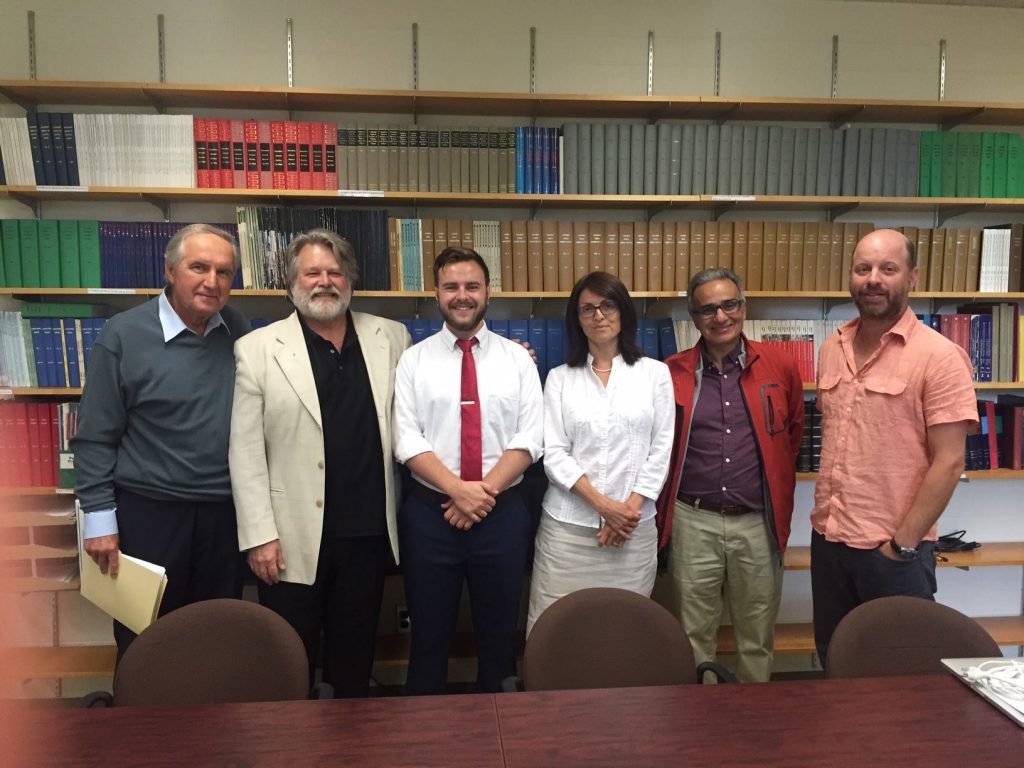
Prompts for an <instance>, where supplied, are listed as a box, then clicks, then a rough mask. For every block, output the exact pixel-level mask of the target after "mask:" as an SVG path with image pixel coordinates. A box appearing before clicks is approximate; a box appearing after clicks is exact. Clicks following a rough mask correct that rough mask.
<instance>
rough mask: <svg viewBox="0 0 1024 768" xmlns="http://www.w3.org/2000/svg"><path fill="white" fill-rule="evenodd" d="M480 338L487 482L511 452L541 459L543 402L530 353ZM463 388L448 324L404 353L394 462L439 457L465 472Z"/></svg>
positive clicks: (485, 333)
mask: <svg viewBox="0 0 1024 768" xmlns="http://www.w3.org/2000/svg"><path fill="white" fill-rule="evenodd" d="M476 338H477V341H478V342H479V343H478V344H476V345H475V346H474V347H473V348H472V350H473V356H474V360H475V362H476V376H477V391H478V394H479V397H480V432H481V438H482V446H483V474H484V476H485V477H486V475H487V473H488V472H490V471H491V469H492V468H493V467H494V465H495V464H497V463H498V459H500V458H501V455H502V454H503V453H504V452H505V451H508V450H512V449H518V450H522V451H526V452H528V453H529V454H530V458H531V459H532V460H533V461H536V460H537V459H539V458H540V457H541V454H542V453H543V437H544V424H543V413H544V399H543V394H542V392H541V388H540V377H539V376H538V374H537V366H536V365H535V364H534V362H533V360H532V359H531V358H530V354H529V353H528V352H527V351H526V350H525V349H523V348H522V347H521V346H519V345H518V344H516V343H515V342H512V341H509V340H508V339H504V338H502V337H501V336H497V335H495V334H493V333H491V332H490V331H489V330H487V328H485V327H481V329H480V330H479V331H478V332H477V334H476ZM461 382H462V351H461V350H460V349H459V348H458V347H457V346H456V345H455V335H454V334H453V333H452V332H451V331H450V330H448V326H447V325H445V326H444V327H443V328H442V329H441V330H440V331H439V332H437V333H435V334H434V335H433V336H430V337H428V338H426V339H424V340H423V341H421V342H420V343H419V344H417V345H415V346H414V347H410V348H409V349H407V350H406V351H405V353H404V354H403V355H402V359H401V360H399V362H398V371H397V373H396V374H395V418H394V424H393V425H392V426H393V430H394V444H395V459H397V460H398V461H399V462H401V463H403V464H404V463H405V462H407V461H408V460H409V459H411V458H413V457H414V456H419V455H420V454H421V453H426V452H427V451H433V453H434V454H435V455H436V456H437V458H438V459H440V460H441V463H442V464H444V465H445V466H446V467H447V468H448V469H449V470H451V472H452V473H454V474H455V475H458V474H459V471H460V460H461V454H462V432H461V428H460V427H461V423H462V416H461V394H462V392H461ZM413 476H414V477H416V479H417V480H418V481H419V482H421V483H423V484H424V485H427V486H429V487H431V488H433V487H434V486H432V485H430V484H429V483H427V482H425V481H424V480H423V478H421V477H418V476H416V474H415V473H413ZM518 482H519V478H517V479H516V483H518ZM514 484H515V483H513V485H514ZM435 490H438V489H436V488H435Z"/></svg>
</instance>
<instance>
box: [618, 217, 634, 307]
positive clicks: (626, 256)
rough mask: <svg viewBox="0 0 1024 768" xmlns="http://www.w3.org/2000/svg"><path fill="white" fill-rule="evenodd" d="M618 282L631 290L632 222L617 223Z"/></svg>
mask: <svg viewBox="0 0 1024 768" xmlns="http://www.w3.org/2000/svg"><path fill="white" fill-rule="evenodd" d="M619 280H621V281H622V284H623V285H624V286H626V290H627V291H631V290H633V222H631V221H623V222H619Z"/></svg>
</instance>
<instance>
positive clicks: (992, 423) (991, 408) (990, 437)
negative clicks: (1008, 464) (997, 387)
mask: <svg viewBox="0 0 1024 768" xmlns="http://www.w3.org/2000/svg"><path fill="white" fill-rule="evenodd" d="M978 415H979V416H981V417H982V418H983V419H984V420H985V444H986V445H987V446H988V466H987V467H981V469H999V435H998V433H997V432H996V404H995V403H993V402H992V401H991V400H979V401H978ZM1003 429H1006V425H1005V424H1004V425H1003Z"/></svg>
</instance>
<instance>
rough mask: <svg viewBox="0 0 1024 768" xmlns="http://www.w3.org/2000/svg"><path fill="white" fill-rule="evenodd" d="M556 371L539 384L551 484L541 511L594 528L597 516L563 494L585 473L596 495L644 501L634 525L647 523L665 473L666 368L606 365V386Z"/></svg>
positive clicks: (670, 414)
mask: <svg viewBox="0 0 1024 768" xmlns="http://www.w3.org/2000/svg"><path fill="white" fill-rule="evenodd" d="M592 362H593V357H591V356H590V355H589V354H588V355H587V364H586V365H585V366H582V367H579V368H570V367H569V366H568V365H560V366H559V367H557V368H555V369H554V370H553V371H551V373H549V374H548V380H547V383H546V384H545V386H544V470H545V471H546V472H547V476H548V479H549V480H550V481H551V483H550V484H549V485H548V490H547V493H545V494H544V511H545V512H546V513H547V514H549V515H551V517H553V518H554V519H555V520H558V521H560V522H563V523H571V524H573V525H581V526H587V527H590V528H598V527H599V526H600V517H599V516H598V514H597V512H596V511H595V510H594V508H593V507H591V506H590V505H589V504H587V502H585V501H584V500H583V499H582V498H580V497H579V496H577V495H576V494H574V493H572V491H571V490H570V489H571V488H572V487H573V486H574V485H575V484H576V482H577V481H578V480H579V479H580V478H581V477H582V476H583V475H586V476H587V479H588V480H589V481H590V484H591V485H593V486H594V488H596V489H597V490H598V491H599V492H600V493H602V494H603V495H605V496H607V497H608V498H610V499H614V500H615V501H625V500H626V499H628V498H629V495H630V494H631V493H634V492H635V493H639V494H640V495H641V496H643V497H644V504H643V508H642V510H641V513H640V519H641V520H649V519H650V518H653V517H654V502H655V499H657V498H658V494H659V493H660V492H661V487H662V485H664V483H665V477H666V476H667V474H668V463H669V455H670V453H671V451H672V435H673V432H674V430H675V399H674V397H673V394H672V379H671V376H670V375H669V372H668V366H667V365H665V364H664V363H662V362H659V361H657V360H653V359H651V358H649V357H642V358H640V359H639V360H637V361H636V363H634V364H633V365H627V364H626V362H625V360H623V359H622V356H621V355H618V356H616V357H615V359H614V361H613V362H612V371H611V375H610V376H609V377H608V386H607V387H605V386H604V385H603V384H602V383H601V380H600V379H598V377H597V375H596V374H595V373H594V372H593V371H592V370H591V369H590V364H591V363H592Z"/></svg>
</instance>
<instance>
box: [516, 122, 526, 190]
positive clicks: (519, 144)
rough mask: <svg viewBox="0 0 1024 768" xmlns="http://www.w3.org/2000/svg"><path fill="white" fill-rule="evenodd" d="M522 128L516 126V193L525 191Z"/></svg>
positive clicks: (524, 154)
mask: <svg viewBox="0 0 1024 768" xmlns="http://www.w3.org/2000/svg"><path fill="white" fill-rule="evenodd" d="M523 131H524V128H522V127H521V126H520V127H517V128H516V133H515V137H516V194H517V195H521V194H523V193H524V192H526V151H525V150H526V147H525V146H524V144H525V142H524V141H523Z"/></svg>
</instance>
